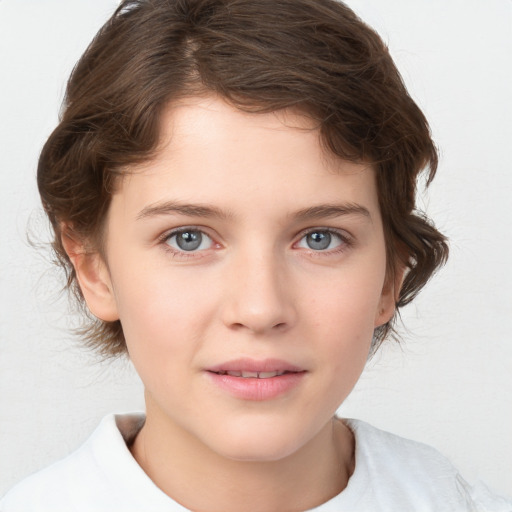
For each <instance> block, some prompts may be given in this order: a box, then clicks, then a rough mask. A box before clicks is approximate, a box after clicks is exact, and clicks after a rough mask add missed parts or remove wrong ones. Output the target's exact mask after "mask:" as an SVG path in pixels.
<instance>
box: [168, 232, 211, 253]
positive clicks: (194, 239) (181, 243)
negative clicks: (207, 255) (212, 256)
mask: <svg viewBox="0 0 512 512" xmlns="http://www.w3.org/2000/svg"><path fill="white" fill-rule="evenodd" d="M165 243H166V244H167V245H169V246H170V247H171V248H172V249H174V250H176V251H184V252H194V251H203V250H205V249H210V248H211V247H212V246H213V240H212V239H211V238H210V237H209V236H208V235H207V234H206V233H203V232H202V231H200V230H199V229H192V228H187V229H181V230H179V231H174V232H172V233H170V234H169V235H168V236H167V237H166V239H165Z"/></svg>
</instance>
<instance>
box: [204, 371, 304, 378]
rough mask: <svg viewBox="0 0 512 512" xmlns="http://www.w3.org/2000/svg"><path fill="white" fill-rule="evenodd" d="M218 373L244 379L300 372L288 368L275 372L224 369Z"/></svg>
mask: <svg viewBox="0 0 512 512" xmlns="http://www.w3.org/2000/svg"><path fill="white" fill-rule="evenodd" d="M212 373H216V374H217V375H229V376H231V377H241V378H242V379H271V378H273V377H280V376H281V375H286V374H289V373H299V372H290V371H287V370H283V371H273V372H244V371H236V370H235V371H223V370H220V371H218V372H212Z"/></svg>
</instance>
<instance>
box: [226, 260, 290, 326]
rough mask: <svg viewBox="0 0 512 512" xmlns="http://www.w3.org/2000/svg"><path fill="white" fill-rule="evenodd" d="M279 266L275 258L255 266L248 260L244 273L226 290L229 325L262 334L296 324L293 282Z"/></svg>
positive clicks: (227, 320) (227, 321)
mask: <svg viewBox="0 0 512 512" xmlns="http://www.w3.org/2000/svg"><path fill="white" fill-rule="evenodd" d="M277 267H278V265H277V264H276V262H272V261H270V263H266V264H265V265H262V264H261V263H260V264H259V265H255V266H248V265H247V261H246V264H245V265H244V272H243V273H242V274H241V275H242V276H243V277H242V278H239V279H236V278H234V279H233V280H232V282H231V283H230V284H231V286H229V289H228V292H227V294H228V298H227V301H226V304H225V308H224V323H225V324H226V325H227V326H228V327H229V328H231V329H237V330H244V329H245V330H248V331H250V332H252V333H254V334H261V333H267V332H275V333H277V332H282V331H284V330H286V329H288V328H289V327H290V326H291V325H293V323H294V322H295V318H296V312H295V307H294V300H293V293H292V290H291V283H290V280H289V279H287V276H286V275H285V273H284V272H283V271H282V269H278V268H277ZM279 270H281V271H279ZM238 275H240V274H238Z"/></svg>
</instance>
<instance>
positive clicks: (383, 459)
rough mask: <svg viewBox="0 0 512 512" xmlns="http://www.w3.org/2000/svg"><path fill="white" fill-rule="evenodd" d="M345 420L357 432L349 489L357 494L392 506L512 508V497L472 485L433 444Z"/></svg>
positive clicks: (474, 510) (505, 511)
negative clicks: (499, 495) (496, 494)
mask: <svg viewBox="0 0 512 512" xmlns="http://www.w3.org/2000/svg"><path fill="white" fill-rule="evenodd" d="M343 421H344V422H345V424H346V425H347V426H348V427H349V428H350V429H351V430H352V432H353V433H354V437H355V446H356V467H355V471H354V474H353V476H352V479H351V481H349V487H347V491H349V490H350V486H352V487H353V489H352V491H353V492H354V493H355V492H361V493H362V494H364V495H365V496H366V497H368V496H371V497H372V499H373V500H375V502H376V503H377V502H380V503H386V504H387V503H389V504H390V508H389V509H390V510H392V507H394V508H395V510H397V509H403V510H406V509H407V507H413V508H409V509H410V510H432V511H434V510H435V511H436V512H441V511H444V510H446V511H453V510H460V511H471V512H479V511H484V510H485V511H487V512H511V511H512V501H509V500H507V499H505V498H500V497H498V496H495V495H493V494H492V493H491V492H489V491H488V490H486V488H485V487H484V486H477V487H472V486H470V485H469V484H468V483H467V482H466V481H465V480H464V479H463V478H462V476H461V475H460V473H459V472H458V471H457V469H456V468H455V467H454V466H453V465H452V463H451V462H450V461H449V460H448V459H447V458H446V457H444V456H443V455H442V454H440V453H439V452H438V451H437V450H436V449H434V448H432V447H431V446H428V445H425V444H423V443H418V442H416V441H412V440H410V439H405V438H403V437H400V436H397V435H394V434H391V433H389V432H385V431H383V430H380V429H377V428H375V427H372V426H371V425H369V424H367V423H365V422H363V421H359V420H343ZM362 489H364V491H361V490H362ZM419 504H421V506H422V507H423V508H418V506H419ZM400 507H401V508H400ZM382 509H383V510H388V509H387V508H382Z"/></svg>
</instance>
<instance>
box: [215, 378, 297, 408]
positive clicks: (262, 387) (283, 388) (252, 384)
mask: <svg viewBox="0 0 512 512" xmlns="http://www.w3.org/2000/svg"><path fill="white" fill-rule="evenodd" d="M206 373H207V375H208V376H209V378H210V379H211V380H212V381H213V382H214V383H215V384H216V385H217V386H218V387H219V388H220V389H222V390H224V391H227V392H228V393H230V394H231V395H232V396H234V397H236V398H241V399H242V400H254V401H263V400H272V399H273V398H277V397H279V396H282V395H285V394H286V393H289V392H290V391H292V390H293V389H294V388H296V387H297V386H298V385H299V384H300V382H301V381H302V379H303V378H304V376H305V374H306V372H296V373H285V374H283V375H279V376H276V377H270V378H268V379H257V378H250V377H249V378H244V377H233V376H231V375H219V374H218V373H213V372H206Z"/></svg>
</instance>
